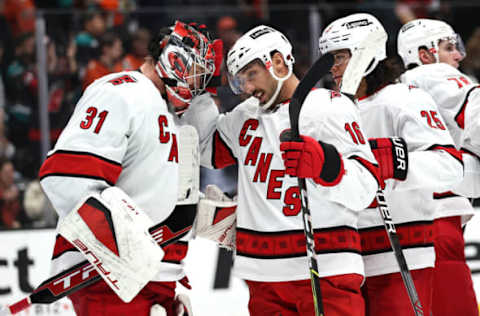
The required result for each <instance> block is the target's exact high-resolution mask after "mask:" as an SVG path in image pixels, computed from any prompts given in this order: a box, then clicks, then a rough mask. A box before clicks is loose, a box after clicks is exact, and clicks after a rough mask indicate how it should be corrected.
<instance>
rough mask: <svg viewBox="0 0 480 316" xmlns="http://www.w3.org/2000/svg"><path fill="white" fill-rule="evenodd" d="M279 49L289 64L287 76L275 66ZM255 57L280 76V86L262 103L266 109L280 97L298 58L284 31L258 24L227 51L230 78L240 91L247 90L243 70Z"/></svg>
mask: <svg viewBox="0 0 480 316" xmlns="http://www.w3.org/2000/svg"><path fill="white" fill-rule="evenodd" d="M275 51H278V52H279V53H280V54H282V56H283V60H284V61H285V64H286V65H287V67H288V74H287V75H286V76H285V77H282V78H280V77H278V76H277V75H276V74H275V72H274V70H273V67H272V57H271V56H272V53H273V52H275ZM254 60H259V61H261V62H262V63H263V64H264V65H265V68H266V69H267V70H268V71H269V72H270V74H271V75H272V77H273V78H275V79H276V80H277V82H278V83H277V88H276V91H275V93H274V94H273V96H272V97H271V98H270V100H269V101H267V102H266V103H265V104H260V107H262V108H263V109H265V110H266V109H269V108H270V107H271V106H272V104H273V102H274V101H275V99H276V98H277V96H278V94H279V92H280V89H281V87H282V85H283V82H284V81H285V80H287V79H288V78H289V77H290V76H291V74H292V73H293V64H294V63H295V59H294V58H293V54H292V44H290V42H289V41H288V39H287V38H286V37H285V35H283V34H282V33H281V32H279V31H277V30H275V29H274V28H272V27H270V26H265V25H260V26H257V27H255V28H253V29H251V30H250V31H248V32H247V33H245V34H244V35H243V36H242V37H240V38H239V39H238V40H237V41H236V42H235V44H234V45H233V47H232V48H231V49H230V50H229V52H228V55H227V70H228V74H229V76H228V82H229V84H230V87H231V88H232V91H233V92H234V93H236V94H242V93H244V92H245V91H244V86H245V78H243V77H242V76H241V74H240V73H241V70H242V69H243V68H244V67H245V66H247V65H248V64H250V63H251V62H252V61H254Z"/></svg>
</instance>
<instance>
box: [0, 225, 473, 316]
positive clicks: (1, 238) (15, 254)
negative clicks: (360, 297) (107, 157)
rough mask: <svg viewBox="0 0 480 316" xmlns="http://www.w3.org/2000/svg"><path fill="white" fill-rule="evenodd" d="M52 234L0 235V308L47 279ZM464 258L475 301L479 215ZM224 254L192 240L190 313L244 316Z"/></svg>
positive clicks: (58, 310) (50, 308) (242, 295)
mask: <svg viewBox="0 0 480 316" xmlns="http://www.w3.org/2000/svg"><path fill="white" fill-rule="evenodd" d="M54 238H55V231H54V230H50V229H42V230H21V231H12V232H5V231H4V232H0V304H6V303H10V302H12V301H15V300H18V299H21V298H23V297H24V296H26V295H27V294H28V292H29V291H31V290H32V288H34V287H35V286H37V285H38V284H40V283H41V282H42V281H43V280H45V279H46V278H47V277H48V274H49V264H50V262H49V258H50V255H51V253H52V247H53V241H54ZM465 240H466V247H465V254H466V257H467V262H468V264H469V266H470V269H471V270H472V276H473V282H474V287H475V291H476V293H477V297H480V216H475V217H474V218H473V219H472V220H471V221H470V223H469V224H468V225H467V228H466V231H465ZM226 258H228V255H226V253H225V252H222V253H220V252H219V250H218V248H217V247H216V246H215V245H214V244H213V243H211V242H210V241H207V240H195V241H193V242H192V245H191V247H190V250H189V254H188V256H187V259H186V269H187V273H188V276H189V278H190V281H191V285H192V287H193V289H192V290H190V291H189V290H186V289H185V288H183V287H182V286H179V291H180V292H185V293H187V294H189V296H190V298H191V300H192V305H193V310H194V313H195V315H199V316H202V315H211V316H224V315H231V316H247V315H248V312H247V301H248V290H247V288H246V286H245V284H244V283H243V282H242V281H241V280H238V279H236V278H234V277H232V276H230V273H229V272H230V271H229V266H230V265H229V261H228V260H227V259H226ZM20 315H25V316H26V315H29V316H30V315H32V316H33V315H65V316H70V315H72V316H73V315H75V314H74V312H73V309H72V306H71V304H70V301H69V300H67V299H63V300H60V301H59V302H56V303H54V304H51V305H37V306H34V307H33V308H31V309H30V310H29V311H26V312H24V313H22V314H20Z"/></svg>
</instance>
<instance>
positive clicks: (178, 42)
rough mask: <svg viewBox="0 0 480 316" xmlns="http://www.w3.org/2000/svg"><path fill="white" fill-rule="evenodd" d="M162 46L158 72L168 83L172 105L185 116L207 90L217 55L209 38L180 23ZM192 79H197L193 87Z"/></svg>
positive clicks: (165, 37) (157, 67)
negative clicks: (191, 105)
mask: <svg viewBox="0 0 480 316" xmlns="http://www.w3.org/2000/svg"><path fill="white" fill-rule="evenodd" d="M158 45H159V49H160V54H159V56H158V59H157V61H156V64H155V69H156V71H157V74H158V75H159V76H160V78H162V79H163V80H164V83H165V88H166V91H167V98H168V102H169V104H170V105H171V106H173V107H174V109H175V111H176V112H177V113H181V112H183V111H185V110H186V109H187V107H188V106H189V105H190V102H191V101H192V99H193V97H195V96H197V95H199V94H201V93H202V92H203V91H204V90H205V88H206V87H207V84H208V82H209V81H210V79H211V78H212V76H213V73H214V72H215V64H214V60H215V52H214V50H213V47H212V45H211V42H210V40H209V39H208V38H207V36H205V35H204V34H202V33H201V32H199V31H198V30H197V29H195V28H194V27H192V26H190V25H187V24H185V23H183V22H180V21H176V22H175V25H174V26H173V27H172V28H171V33H170V34H168V35H166V36H164V37H163V38H162V39H160V43H158ZM188 79H193V80H192V81H193V82H194V86H193V87H191V86H190V85H189V84H188ZM198 79H200V80H198Z"/></svg>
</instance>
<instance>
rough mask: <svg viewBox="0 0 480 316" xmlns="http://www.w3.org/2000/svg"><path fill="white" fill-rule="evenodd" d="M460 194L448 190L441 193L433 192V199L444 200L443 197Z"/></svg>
mask: <svg viewBox="0 0 480 316" xmlns="http://www.w3.org/2000/svg"><path fill="white" fill-rule="evenodd" d="M458 196H460V195H458V194H455V193H453V192H452V191H447V192H441V193H433V199H434V200H442V199H448V198H451V197H458Z"/></svg>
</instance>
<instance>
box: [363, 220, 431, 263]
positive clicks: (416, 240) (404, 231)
mask: <svg viewBox="0 0 480 316" xmlns="http://www.w3.org/2000/svg"><path fill="white" fill-rule="evenodd" d="M395 227H396V229H397V234H398V238H399V240H400V245H401V246H402V249H409V248H423V247H433V221H415V222H408V223H401V224H395ZM358 231H359V233H360V238H361V241H362V255H364V256H365V255H372V254H379V253H385V252H389V251H392V247H391V245H390V240H389V239H388V235H387V232H386V231H385V227H384V226H383V225H382V226H375V227H369V228H362V229H359V230H358Z"/></svg>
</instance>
